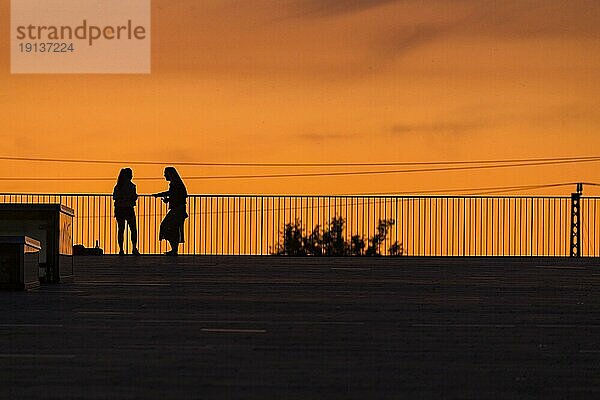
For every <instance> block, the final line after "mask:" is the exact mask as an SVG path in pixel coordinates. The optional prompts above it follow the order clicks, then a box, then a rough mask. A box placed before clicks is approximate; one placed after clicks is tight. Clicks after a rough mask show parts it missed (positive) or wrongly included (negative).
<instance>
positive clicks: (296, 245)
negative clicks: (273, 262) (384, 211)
mask: <svg viewBox="0 0 600 400" xmlns="http://www.w3.org/2000/svg"><path fill="white" fill-rule="evenodd" d="M345 224H346V221H345V220H344V219H343V218H341V217H334V218H333V219H332V220H331V221H330V222H329V224H328V226H327V227H326V228H324V229H322V228H321V226H320V225H316V226H315V227H314V228H313V230H312V231H311V233H310V234H308V235H306V236H304V235H303V232H304V229H303V228H302V222H301V221H300V220H299V219H296V221H294V223H291V222H290V223H287V224H286V225H285V226H284V228H283V232H282V243H280V244H278V246H277V251H276V252H275V254H277V255H287V256H327V257H341V256H369V257H374V256H381V255H382V254H381V250H380V249H381V245H382V243H383V242H384V241H385V239H386V237H387V235H388V233H389V231H390V228H391V227H392V226H394V224H395V221H394V220H393V219H389V220H379V223H378V225H377V231H376V233H375V235H373V236H372V237H370V238H367V240H366V241H365V239H364V238H363V237H361V236H359V235H354V236H352V237H351V238H350V241H346V240H345V239H344V226H345ZM387 252H388V253H389V254H390V255H392V256H401V255H403V245H402V243H398V241H396V242H395V243H394V244H392V246H391V247H390V248H389V249H388V251H387Z"/></svg>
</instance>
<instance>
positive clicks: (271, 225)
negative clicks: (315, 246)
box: [0, 193, 600, 257]
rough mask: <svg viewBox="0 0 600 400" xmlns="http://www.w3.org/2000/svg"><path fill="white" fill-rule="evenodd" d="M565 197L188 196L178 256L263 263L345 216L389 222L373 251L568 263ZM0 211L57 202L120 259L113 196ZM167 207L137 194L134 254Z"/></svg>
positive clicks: (586, 251)
mask: <svg viewBox="0 0 600 400" xmlns="http://www.w3.org/2000/svg"><path fill="white" fill-rule="evenodd" d="M570 201H571V199H570V197H548V196H533V197H532V196H528V197H522V196H500V197H488V196H477V197H467V196H401V197H399V196H283V195H282V196H277V195H269V196H261V195H248V196H244V195H191V196H189V198H188V205H187V208H188V214H189V215H190V218H189V219H187V220H186V223H185V236H186V241H185V243H183V244H182V245H181V246H180V252H181V253H183V254H223V255H236V254H245V255H266V254H273V253H274V252H276V251H277V250H278V248H279V247H280V246H281V245H282V232H283V229H284V226H285V224H287V223H294V222H295V221H299V222H300V223H301V225H302V226H303V228H304V230H305V232H311V231H312V230H313V228H314V227H315V226H317V225H319V226H321V227H326V226H328V225H329V223H330V221H331V220H332V219H333V218H334V217H338V218H343V219H344V221H345V228H344V231H343V235H344V238H345V240H347V241H349V240H350V239H351V237H352V236H355V235H358V236H360V237H364V238H365V240H368V238H370V237H372V236H373V235H375V234H376V232H377V226H378V223H379V221H380V220H390V219H391V220H394V221H395V223H394V225H392V227H391V229H390V231H389V233H388V235H387V236H386V238H385V240H384V241H383V242H382V243H381V244H379V247H380V252H381V254H387V252H388V249H389V247H390V246H391V245H392V244H393V243H396V242H398V243H402V246H403V253H404V254H405V255H413V256H569V250H570V249H569V239H570ZM599 201H600V197H582V199H581V228H582V236H581V240H582V243H581V255H582V256H593V257H597V256H599V255H600V243H599V240H600V235H599V234H598V233H597V228H596V212H597V211H596V210H598V213H599V214H600V204H599ZM0 202H2V203H61V204H64V205H66V206H68V207H71V208H72V209H73V210H74V211H75V220H74V225H73V236H74V243H75V244H83V245H85V246H86V247H94V246H95V245H96V243H98V245H99V246H100V247H101V248H102V249H103V250H104V252H105V253H108V254H112V253H116V252H117V251H118V246H117V240H116V237H117V227H116V222H115V220H114V218H113V215H114V211H113V202H112V197H111V196H110V195H97V194H14V193H13V194H9V193H7V194H0ZM166 213H167V208H166V205H165V204H163V203H162V202H161V200H160V199H155V198H153V197H151V196H148V195H142V196H140V198H139V200H138V203H137V207H136V215H137V225H138V232H139V234H138V236H139V239H138V242H139V244H138V246H139V249H140V251H141V252H142V253H151V254H152V253H162V252H164V251H166V250H168V248H167V245H166V243H165V242H164V241H162V242H160V241H159V240H158V228H159V226H160V222H161V220H162V218H163V217H164V215H165V214H166Z"/></svg>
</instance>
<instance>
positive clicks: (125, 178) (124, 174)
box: [117, 168, 133, 185]
mask: <svg viewBox="0 0 600 400" xmlns="http://www.w3.org/2000/svg"><path fill="white" fill-rule="evenodd" d="M132 178H133V171H132V170H131V168H123V169H121V172H119V178H117V185H120V184H123V183H125V182H129V181H131V179H132Z"/></svg>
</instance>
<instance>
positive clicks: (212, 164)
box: [0, 156, 600, 167]
mask: <svg viewBox="0 0 600 400" xmlns="http://www.w3.org/2000/svg"><path fill="white" fill-rule="evenodd" d="M0 160H4V161H27V162H52V163H76V164H111V165H117V164H118V165H167V164H171V165H180V166H200V167H366V166H371V167H377V166H380V167H385V166H418V165H421V166H423V165H472V164H512V163H528V162H550V161H552V162H555V161H560V162H563V161H573V162H586V161H597V160H600V156H583V157H546V158H521V159H519V158H517V159H498V160H463V161H390V162H331V163H322V162H316V163H311V162H303V163H299V162H289V163H287V162H264V163H260V162H259V163H252V162H240V163H235V162H194V161H181V162H176V161H168V162H165V161H139V160H138V161H126V160H93V159H90V160H83V159H71V158H41V157H12V156H0Z"/></svg>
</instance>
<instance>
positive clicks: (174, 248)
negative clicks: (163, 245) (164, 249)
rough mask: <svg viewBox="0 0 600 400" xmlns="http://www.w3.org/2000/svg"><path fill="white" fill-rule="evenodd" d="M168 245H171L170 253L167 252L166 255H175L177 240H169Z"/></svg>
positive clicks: (177, 246) (177, 249)
mask: <svg viewBox="0 0 600 400" xmlns="http://www.w3.org/2000/svg"><path fill="white" fill-rule="evenodd" d="M169 244H170V245H171V251H169V252H168V254H173V255H175V254H177V252H178V251H179V242H178V241H177V240H171V239H169Z"/></svg>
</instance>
